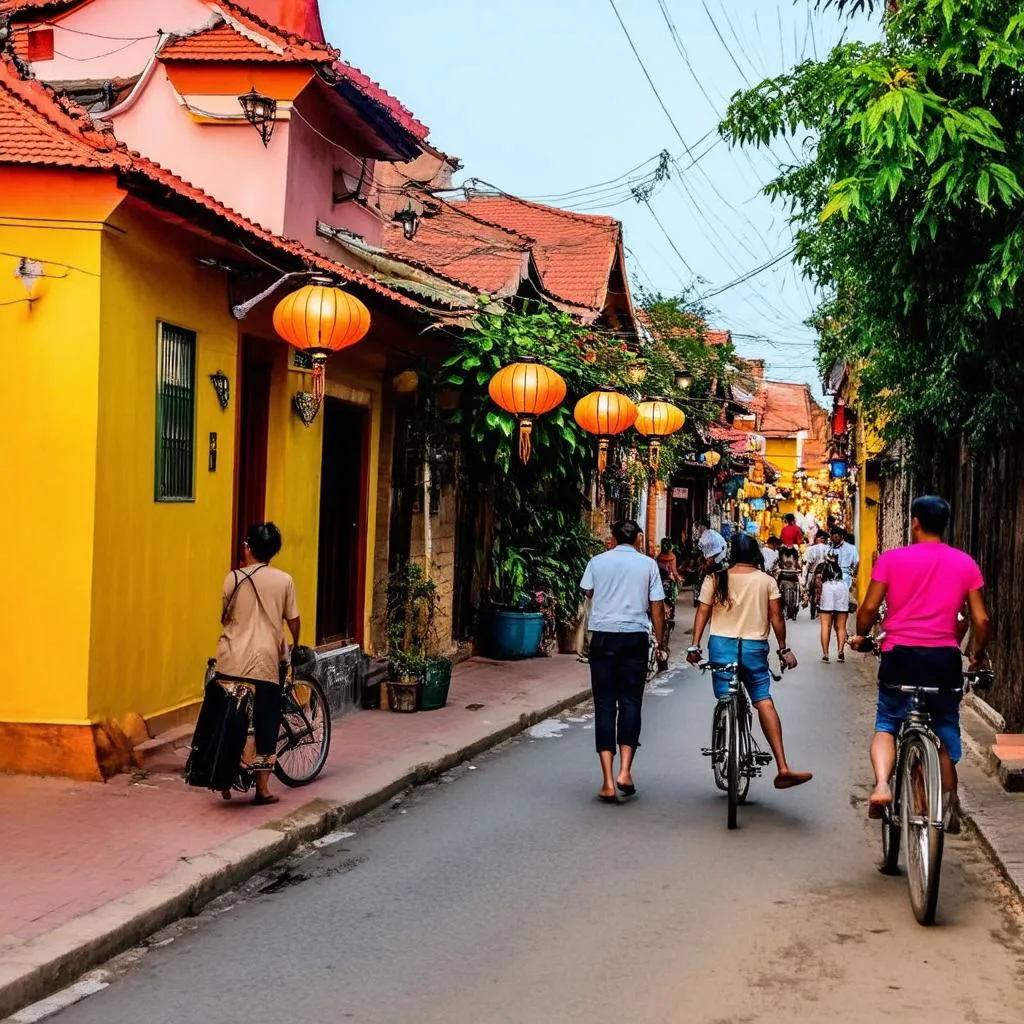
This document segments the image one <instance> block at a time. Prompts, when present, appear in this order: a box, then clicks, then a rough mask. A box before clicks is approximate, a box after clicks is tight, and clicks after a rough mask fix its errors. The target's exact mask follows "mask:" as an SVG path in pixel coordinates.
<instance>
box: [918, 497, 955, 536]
mask: <svg viewBox="0 0 1024 1024" xmlns="http://www.w3.org/2000/svg"><path fill="white" fill-rule="evenodd" d="M910 517H911V519H916V520H917V521H918V522H919V523H920V524H921V529H922V530H924V532H925V533H930V534H931V535H932V536H933V537H941V536H942V535H943V534H944V533H945V532H946V527H947V526H949V517H950V508H949V502H948V501H946V499H945V498H940V497H939V496H938V495H937V494H923V495H921V497H920V498H915V499H914V504H913V505H911V506H910Z"/></svg>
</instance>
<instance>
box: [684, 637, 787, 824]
mask: <svg viewBox="0 0 1024 1024" xmlns="http://www.w3.org/2000/svg"><path fill="white" fill-rule="evenodd" d="M742 656H743V642H742V641H740V651H739V653H738V654H737V661H735V662H730V663H729V664H722V665H718V664H714V663H712V662H710V661H705V662H702V663H701V664H700V666H699V668H700V670H701V671H702V672H707V671H709V670H710V671H712V672H728V673H729V674H730V676H731V678H730V680H729V693H728V695H727V696H725V697H719V698H718V701H717V703H716V704H715V710H714V712H713V714H712V717H711V746H710V747H703V748H702V749H701V753H702V754H703V755H704V756H705V757H710V758H711V771H712V773H713V775H714V778H715V785H716V786H717V787H718V788H719V789H720V790H722V791H723V792H725V793H726V794H727V795H728V809H727V814H726V824H727V826H728V827H729V828H730V829H734V828H736V826H737V815H738V810H739V805H740V804H742V803H745V802H746V799H747V793H748V792H749V790H750V780H751V779H754V778H759V777H760V775H761V772H762V770H763V769H764V768H765V766H766V765H769V764H771V763H772V755H771V754H770V753H768V752H767V751H766V750H762V749H761V747H760V746H758V744H757V741H756V740H755V739H754V737H753V735H752V734H751V731H750V726H751V721H752V719H753V707H752V705H751V703H750V694H748V693H747V688H746V687H745V686H744V685H743V682H742V680H741V679H740V661H741V659H742ZM772 678H773V679H774V680H775V681H776V682H778V681H779V680H780V679H781V678H782V677H781V676H777V675H775V673H774V672H773V673H772Z"/></svg>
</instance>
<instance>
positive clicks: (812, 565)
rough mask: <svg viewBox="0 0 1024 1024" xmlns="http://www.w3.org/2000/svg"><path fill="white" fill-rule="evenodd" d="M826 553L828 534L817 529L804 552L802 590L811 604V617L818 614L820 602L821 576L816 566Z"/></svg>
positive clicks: (813, 617) (815, 616)
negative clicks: (810, 543) (812, 541)
mask: <svg viewBox="0 0 1024 1024" xmlns="http://www.w3.org/2000/svg"><path fill="white" fill-rule="evenodd" d="M827 554H828V534H827V533H826V532H825V531H824V530H818V531H817V533H815V535H814V543H813V544H812V545H811V546H810V547H809V548H808V549H807V550H806V551H805V552H804V559H803V562H804V590H805V591H806V592H807V603H808V604H809V605H810V606H811V618H812V619H815V618H817V616H818V605H819V604H820V603H821V577H820V574H819V573H818V567H819V566H820V565H821V563H822V560H823V559H824V558H825V556H826V555H827Z"/></svg>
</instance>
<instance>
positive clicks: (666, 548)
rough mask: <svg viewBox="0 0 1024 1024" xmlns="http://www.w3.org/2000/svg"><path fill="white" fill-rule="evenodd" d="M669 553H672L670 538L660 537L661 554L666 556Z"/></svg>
mask: <svg viewBox="0 0 1024 1024" xmlns="http://www.w3.org/2000/svg"><path fill="white" fill-rule="evenodd" d="M671 552H672V538H671V537H662V538H661V553H662V554H663V555H668V554H670V553H671Z"/></svg>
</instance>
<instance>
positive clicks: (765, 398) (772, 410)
mask: <svg viewBox="0 0 1024 1024" xmlns="http://www.w3.org/2000/svg"><path fill="white" fill-rule="evenodd" d="M758 397H760V398H761V400H762V403H763V407H762V409H761V415H760V422H759V423H758V433H760V434H763V435H764V436H765V437H795V436H796V435H797V433H798V432H800V431H801V430H810V429H811V390H810V388H809V387H808V386H807V385H806V384H792V383H788V382H784V381H776V380H766V381H762V382H761V387H760V389H759V391H758Z"/></svg>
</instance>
